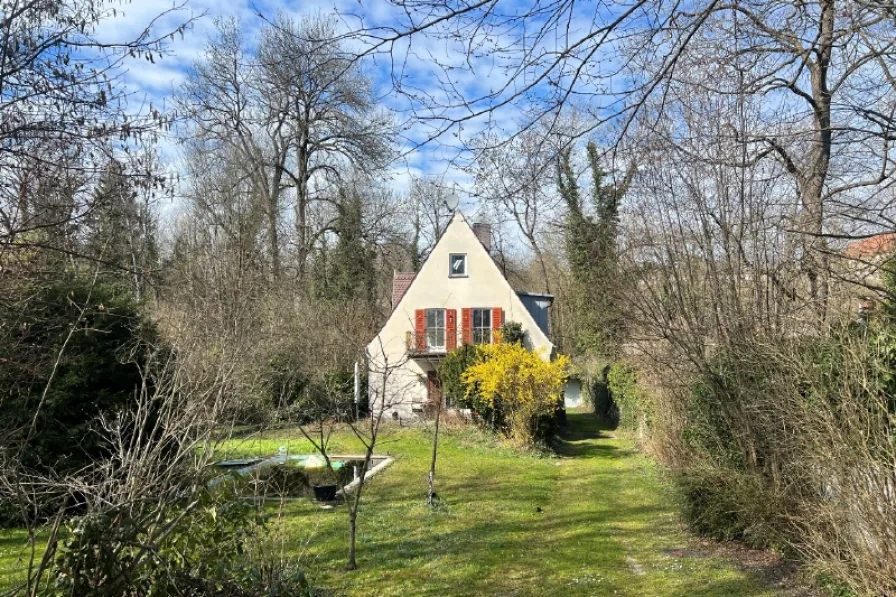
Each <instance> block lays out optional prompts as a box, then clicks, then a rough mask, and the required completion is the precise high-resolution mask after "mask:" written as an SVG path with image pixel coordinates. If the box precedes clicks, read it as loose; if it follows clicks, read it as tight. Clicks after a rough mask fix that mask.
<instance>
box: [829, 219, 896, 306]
mask: <svg viewBox="0 0 896 597" xmlns="http://www.w3.org/2000/svg"><path fill="white" fill-rule="evenodd" d="M894 251H896V234H894V233H884V234H876V235H874V236H869V237H867V238H863V239H860V240H856V241H853V242H851V243H849V244H848V245H847V246H846V249H845V250H844V252H843V255H844V256H845V257H846V270H845V271H840V272H838V274H839V277H840V278H841V279H843V280H847V281H850V282H852V284H853V285H854V290H853V292H851V293H850V297H849V298H850V302H851V303H853V305H852V308H851V309H850V310H852V311H854V312H857V313H858V315H859V317H860V318H865V317H866V316H867V315H868V314H869V313H871V312H872V311H874V306H875V303H876V302H877V301H876V297H877V296H878V294H879V292H880V290H881V288H882V286H883V284H884V280H883V277H882V275H881V274H882V268H883V266H884V265H885V264H886V263H887V262H888V261H890V260H892V259H893V255H894ZM856 302H857V304H855V303H856Z"/></svg>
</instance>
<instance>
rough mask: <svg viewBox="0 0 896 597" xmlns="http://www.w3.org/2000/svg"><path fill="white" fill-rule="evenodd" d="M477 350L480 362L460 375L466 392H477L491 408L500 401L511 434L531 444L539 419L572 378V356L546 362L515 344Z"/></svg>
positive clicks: (553, 407) (550, 409) (549, 411)
mask: <svg viewBox="0 0 896 597" xmlns="http://www.w3.org/2000/svg"><path fill="white" fill-rule="evenodd" d="M477 350H478V353H479V355H478V359H477V361H476V362H475V363H474V364H473V365H470V367H468V368H467V370H466V371H464V373H463V375H462V376H461V379H462V380H463V382H464V384H465V386H466V388H467V395H468V396H470V395H471V394H472V393H474V392H477V393H478V394H479V397H480V399H481V400H482V401H484V402H485V403H486V404H488V405H489V406H491V407H494V406H495V401H496V400H500V402H501V407H502V408H503V409H504V412H505V415H506V417H507V422H508V424H509V426H510V435H511V437H513V438H514V439H515V440H516V441H518V442H520V443H524V444H531V443H532V440H533V426H534V424H535V423H536V421H537V420H538V418H539V417H542V416H545V415H551V414H553V413H554V412H555V411H556V409H557V406H558V402H559V400H560V395H561V392H562V391H563V384H564V383H565V382H566V379H567V378H568V377H569V373H568V370H569V357H567V356H565V355H561V356H559V357H557V358H556V359H554V360H553V361H547V360H544V359H542V358H541V355H540V354H538V353H535V352H530V351H529V350H526V348H524V347H523V346H520V345H519V344H515V343H501V344H483V345H480V346H478V347H477Z"/></svg>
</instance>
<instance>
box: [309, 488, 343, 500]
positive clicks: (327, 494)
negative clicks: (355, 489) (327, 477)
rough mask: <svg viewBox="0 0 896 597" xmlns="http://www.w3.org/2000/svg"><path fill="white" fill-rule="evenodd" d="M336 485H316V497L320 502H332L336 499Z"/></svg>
mask: <svg viewBox="0 0 896 597" xmlns="http://www.w3.org/2000/svg"><path fill="white" fill-rule="evenodd" d="M337 489H338V487H337V486H336V485H315V486H314V499H315V500H317V501H318V502H332V501H333V500H335V499H336V490H337Z"/></svg>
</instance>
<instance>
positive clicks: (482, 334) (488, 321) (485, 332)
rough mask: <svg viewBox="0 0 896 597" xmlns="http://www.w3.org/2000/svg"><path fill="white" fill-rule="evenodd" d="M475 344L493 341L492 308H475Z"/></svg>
mask: <svg viewBox="0 0 896 597" xmlns="http://www.w3.org/2000/svg"><path fill="white" fill-rule="evenodd" d="M472 315H473V321H472V330H473V344H491V343H492V310H491V309H473V313H472Z"/></svg>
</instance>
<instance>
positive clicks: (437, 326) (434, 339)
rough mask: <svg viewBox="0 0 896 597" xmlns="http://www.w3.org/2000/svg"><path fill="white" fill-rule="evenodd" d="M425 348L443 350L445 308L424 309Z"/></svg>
mask: <svg viewBox="0 0 896 597" xmlns="http://www.w3.org/2000/svg"><path fill="white" fill-rule="evenodd" d="M426 349H427V350H430V351H433V350H445V309H427V310H426Z"/></svg>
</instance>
